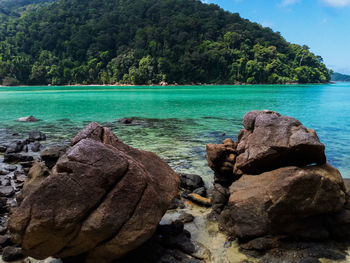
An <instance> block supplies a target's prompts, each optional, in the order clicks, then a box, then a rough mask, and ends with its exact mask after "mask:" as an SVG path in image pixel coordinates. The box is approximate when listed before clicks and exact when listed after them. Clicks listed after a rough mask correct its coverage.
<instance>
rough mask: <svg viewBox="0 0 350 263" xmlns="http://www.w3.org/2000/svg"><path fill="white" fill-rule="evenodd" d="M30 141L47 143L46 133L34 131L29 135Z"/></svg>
mask: <svg viewBox="0 0 350 263" xmlns="http://www.w3.org/2000/svg"><path fill="white" fill-rule="evenodd" d="M28 140H29V141H30V142H35V141H45V140H46V135H45V134H44V133H42V132H41V131H32V132H30V133H29V137H28Z"/></svg>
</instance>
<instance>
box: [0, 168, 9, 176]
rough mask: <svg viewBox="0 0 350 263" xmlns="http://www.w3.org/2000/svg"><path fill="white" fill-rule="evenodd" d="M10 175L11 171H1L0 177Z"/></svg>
mask: <svg viewBox="0 0 350 263" xmlns="http://www.w3.org/2000/svg"><path fill="white" fill-rule="evenodd" d="M9 173H10V172H9V171H6V170H1V169H0V175H7V174H9Z"/></svg>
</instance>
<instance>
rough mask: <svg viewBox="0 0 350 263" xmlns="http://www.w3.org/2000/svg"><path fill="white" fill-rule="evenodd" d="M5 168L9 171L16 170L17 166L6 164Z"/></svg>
mask: <svg viewBox="0 0 350 263" xmlns="http://www.w3.org/2000/svg"><path fill="white" fill-rule="evenodd" d="M6 170H9V171H10V172H13V171H16V170H17V166H16V165H7V166H6Z"/></svg>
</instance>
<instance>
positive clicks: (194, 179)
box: [179, 173, 204, 191]
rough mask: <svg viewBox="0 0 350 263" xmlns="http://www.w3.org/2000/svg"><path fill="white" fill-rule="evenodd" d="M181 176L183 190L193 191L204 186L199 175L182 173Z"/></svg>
mask: <svg viewBox="0 0 350 263" xmlns="http://www.w3.org/2000/svg"><path fill="white" fill-rule="evenodd" d="M179 176H180V180H181V187H182V188H185V189H188V190H191V191H192V190H194V189H197V188H200V187H202V186H204V182H203V179H202V177H200V176H199V175H196V174H184V173H180V174H179Z"/></svg>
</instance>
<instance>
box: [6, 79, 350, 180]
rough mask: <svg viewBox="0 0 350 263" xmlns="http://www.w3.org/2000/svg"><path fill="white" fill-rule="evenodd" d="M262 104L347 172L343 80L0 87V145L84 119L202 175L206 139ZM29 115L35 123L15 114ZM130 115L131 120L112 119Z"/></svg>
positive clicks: (347, 93)
mask: <svg viewBox="0 0 350 263" xmlns="http://www.w3.org/2000/svg"><path fill="white" fill-rule="evenodd" d="M263 109H269V110H273V111H278V112H280V113H281V114H284V115H289V116H293V117H295V118H297V119H299V120H300V121H301V122H302V123H303V124H304V125H305V126H306V127H307V128H312V129H315V130H316V131H317V134H318V135H319V137H320V139H321V141H322V142H323V143H324V144H325V145H326V153H327V158H328V161H329V162H330V163H331V164H332V165H334V166H335V167H337V168H338V169H339V170H340V171H341V173H342V175H343V177H347V178H350V84H347V83H337V84H329V85H328V84H327V85H253V86H176V87H145V86H142V87H98V86H96V87H91V86H89V87H83V86H81V87H0V145H1V144H6V143H8V142H9V141H12V140H17V139H25V138H26V137H27V135H28V132H30V131H33V130H40V131H42V132H44V133H45V134H46V135H47V137H48V140H47V141H46V142H44V143H43V145H44V146H50V145H55V144H62V143H69V140H70V139H71V138H72V137H73V136H74V135H75V134H76V133H77V132H78V131H79V129H81V128H83V127H84V126H85V125H87V124H88V123H89V122H91V121H96V122H99V123H100V124H102V125H105V126H108V127H110V128H111V129H112V130H113V131H114V133H115V134H116V135H117V136H118V137H119V138H120V139H121V140H123V141H124V142H125V143H128V144H130V145H132V146H134V147H137V148H141V149H144V150H150V151H153V152H155V153H157V154H158V155H160V156H161V157H162V158H163V159H164V160H165V161H167V162H168V163H169V164H170V165H171V166H172V167H173V168H174V169H175V170H176V171H178V172H186V173H195V174H199V175H201V176H203V177H204V178H205V180H206V182H208V183H209V182H210V181H211V180H212V176H213V175H212V172H211V170H210V169H209V168H208V167H207V164H206V160H205V145H206V144H207V143H219V142H221V141H222V140H223V139H224V138H226V137H231V138H233V139H234V140H236V136H237V134H238V132H239V130H240V129H242V124H241V120H242V117H243V116H244V114H245V113H246V112H248V111H250V110H263ZM28 115H33V116H35V117H36V118H38V119H41V121H40V122H36V123H19V122H15V121H14V120H15V119H17V118H19V117H23V116H28ZM124 117H135V121H134V124H133V125H124V124H121V123H118V122H117V120H118V119H120V118H124Z"/></svg>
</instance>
